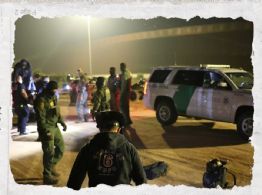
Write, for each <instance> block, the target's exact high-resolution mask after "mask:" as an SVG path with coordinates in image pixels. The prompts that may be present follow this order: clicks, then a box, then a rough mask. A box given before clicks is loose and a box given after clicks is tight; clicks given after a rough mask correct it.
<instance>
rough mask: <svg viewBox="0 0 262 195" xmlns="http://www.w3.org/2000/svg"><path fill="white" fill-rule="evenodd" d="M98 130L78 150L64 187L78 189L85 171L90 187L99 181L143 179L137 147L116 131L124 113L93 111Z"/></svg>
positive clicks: (123, 182) (120, 182)
mask: <svg viewBox="0 0 262 195" xmlns="http://www.w3.org/2000/svg"><path fill="white" fill-rule="evenodd" d="M96 122H97V127H98V128H99V129H100V131H101V132H100V133H98V134H97V135H95V137H94V138H93V139H92V140H91V141H90V143H89V144H87V145H85V146H84V147H83V148H82V149H81V151H80V152H79V153H78V155H77V157H76V160H75V162H74V165H73V168H72V170H71V173H70V176H69V179H68V182H67V187H69V188H72V189H74V190H79V189H80V188H81V185H82V183H83V181H84V179H85V177H86V174H88V178H89V187H95V186H97V185H98V184H107V185H111V186H115V185H118V184H128V185H130V183H131V180H133V181H134V182H135V184H136V185H140V184H143V183H146V176H145V173H144V170H143V166H142V163H141V161H140V158H139V155H138V152H137V150H136V148H135V147H134V146H133V145H132V144H131V143H130V142H128V140H127V139H126V138H125V137H124V136H123V135H121V134H120V133H119V131H120V129H121V127H122V126H123V125H124V118H123V115H122V114H121V113H119V112H115V111H107V112H99V113H97V114H96Z"/></svg>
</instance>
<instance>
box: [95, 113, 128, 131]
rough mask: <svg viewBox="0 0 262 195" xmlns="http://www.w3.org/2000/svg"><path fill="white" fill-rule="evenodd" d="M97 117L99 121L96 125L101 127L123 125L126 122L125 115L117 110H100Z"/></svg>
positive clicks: (107, 127)
mask: <svg viewBox="0 0 262 195" xmlns="http://www.w3.org/2000/svg"><path fill="white" fill-rule="evenodd" d="M95 119H96V123H97V125H96V127H97V128H99V129H110V128H112V127H113V126H119V127H123V126H124V124H125V122H124V121H125V120H124V116H123V115H122V114H121V113H120V112H116V111H105V112H98V113H96V116H95ZM116 123H118V125H117V124H116Z"/></svg>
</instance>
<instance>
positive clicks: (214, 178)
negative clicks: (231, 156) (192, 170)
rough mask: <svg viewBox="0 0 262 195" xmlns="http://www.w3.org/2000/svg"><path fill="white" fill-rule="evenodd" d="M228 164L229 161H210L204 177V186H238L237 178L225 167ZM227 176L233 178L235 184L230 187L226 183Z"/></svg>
mask: <svg viewBox="0 0 262 195" xmlns="http://www.w3.org/2000/svg"><path fill="white" fill-rule="evenodd" d="M226 164H227V161H222V160H218V159H213V160H210V161H208V162H207V164H206V171H205V173H204V175H203V186H204V187H206V188H216V187H217V186H218V185H219V186H220V187H221V188H232V187H233V186H234V185H236V176H235V175H234V174H233V173H232V172H230V171H228V169H227V168H226V167H225V165H226ZM227 174H230V175H232V177H233V180H234V184H233V185H232V186H229V185H228V182H227V181H226V176H227Z"/></svg>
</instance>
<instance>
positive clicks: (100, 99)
mask: <svg viewBox="0 0 262 195" xmlns="http://www.w3.org/2000/svg"><path fill="white" fill-rule="evenodd" d="M96 88H97V89H96V91H95V92H94V95H93V108H92V110H91V113H92V115H93V117H94V116H95V114H96V113H97V112H102V111H107V110H109V107H110V105H109V101H110V92H109V90H108V89H107V88H106V87H105V78H104V77H98V78H97V81H96Z"/></svg>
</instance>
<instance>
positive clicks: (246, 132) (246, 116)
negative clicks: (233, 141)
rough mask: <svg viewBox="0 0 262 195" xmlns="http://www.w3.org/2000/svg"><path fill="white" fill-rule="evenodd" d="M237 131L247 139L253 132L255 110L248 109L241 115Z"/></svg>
mask: <svg viewBox="0 0 262 195" xmlns="http://www.w3.org/2000/svg"><path fill="white" fill-rule="evenodd" d="M237 133H238V134H239V135H240V136H241V137H242V138H243V139H245V140H249V138H250V137H251V136H252V134H253V112H251V111H248V112H244V113H242V114H240V115H239V117H238V120H237Z"/></svg>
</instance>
